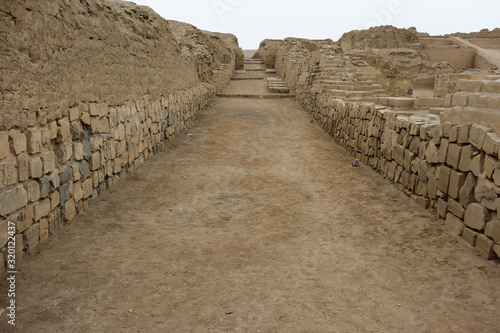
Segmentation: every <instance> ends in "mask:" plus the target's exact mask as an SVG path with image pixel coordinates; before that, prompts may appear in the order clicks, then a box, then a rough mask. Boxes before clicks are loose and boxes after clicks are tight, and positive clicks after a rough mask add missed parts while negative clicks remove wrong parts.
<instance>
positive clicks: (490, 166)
mask: <svg viewBox="0 0 500 333" xmlns="http://www.w3.org/2000/svg"><path fill="white" fill-rule="evenodd" d="M497 165H499V163H498V159H497V158H496V157H493V156H491V155H488V154H486V155H485V156H484V172H485V173H486V177H488V178H490V179H491V178H492V177H493V172H494V171H495V168H496V167H497Z"/></svg>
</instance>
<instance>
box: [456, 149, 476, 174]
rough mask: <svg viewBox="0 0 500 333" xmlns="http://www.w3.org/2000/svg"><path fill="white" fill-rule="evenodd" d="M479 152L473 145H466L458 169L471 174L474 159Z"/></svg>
mask: <svg viewBox="0 0 500 333" xmlns="http://www.w3.org/2000/svg"><path fill="white" fill-rule="evenodd" d="M476 152H477V150H476V149H475V148H474V146H473V145H466V146H463V147H462V152H461V154H460V162H459V163H458V169H459V170H460V171H463V172H469V171H470V170H471V165H472V159H473V158H474V154H475V153H476Z"/></svg>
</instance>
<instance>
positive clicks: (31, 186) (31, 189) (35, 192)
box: [24, 180, 41, 202]
mask: <svg viewBox="0 0 500 333" xmlns="http://www.w3.org/2000/svg"><path fill="white" fill-rule="evenodd" d="M24 188H25V189H26V192H28V202H37V201H38V199H40V196H41V194H40V185H39V184H38V182H36V181H34V180H29V181H27V182H26V183H24Z"/></svg>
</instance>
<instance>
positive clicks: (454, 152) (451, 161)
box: [446, 143, 462, 169]
mask: <svg viewBox="0 0 500 333" xmlns="http://www.w3.org/2000/svg"><path fill="white" fill-rule="evenodd" d="M461 153H462V147H461V146H460V145H458V144H456V143H450V145H449V146H448V156H447V159H446V163H447V164H448V165H449V166H452V167H453V168H454V169H458V164H459V163H460V154H461Z"/></svg>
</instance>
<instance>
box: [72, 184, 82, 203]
mask: <svg viewBox="0 0 500 333" xmlns="http://www.w3.org/2000/svg"><path fill="white" fill-rule="evenodd" d="M73 198H74V199H75V202H78V201H80V200H82V199H83V189H82V185H81V183H80V182H75V183H73Z"/></svg>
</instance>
